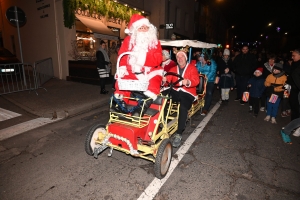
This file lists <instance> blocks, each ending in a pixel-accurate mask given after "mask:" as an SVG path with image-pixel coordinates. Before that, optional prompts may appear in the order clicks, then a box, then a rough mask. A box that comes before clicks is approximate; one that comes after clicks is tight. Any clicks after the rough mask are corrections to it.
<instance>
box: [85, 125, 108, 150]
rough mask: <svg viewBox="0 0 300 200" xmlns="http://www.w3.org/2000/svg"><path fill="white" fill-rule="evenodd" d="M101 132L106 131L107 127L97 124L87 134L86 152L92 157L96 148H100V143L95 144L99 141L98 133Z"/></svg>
mask: <svg viewBox="0 0 300 200" xmlns="http://www.w3.org/2000/svg"><path fill="white" fill-rule="evenodd" d="M99 131H105V132H106V129H105V126H104V125H101V124H95V125H94V126H92V127H91V128H90V129H89V130H88V132H87V134H86V138H85V152H86V153H87V154H88V155H90V156H92V155H94V149H95V147H99V146H100V145H99V144H98V143H95V140H97V139H98V132H99Z"/></svg>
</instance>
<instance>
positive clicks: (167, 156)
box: [154, 139, 173, 179]
mask: <svg viewBox="0 0 300 200" xmlns="http://www.w3.org/2000/svg"><path fill="white" fill-rule="evenodd" d="M172 152H173V148H172V144H171V142H170V140H169V139H164V140H163V141H162V142H161V143H160V145H159V147H158V150H157V154H156V158H155V163H154V173H155V176H156V177H157V178H159V179H162V178H163V177H165V176H166V174H167V173H168V170H169V167H170V164H171V159H172Z"/></svg>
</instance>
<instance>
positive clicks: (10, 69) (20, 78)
mask: <svg viewBox="0 0 300 200" xmlns="http://www.w3.org/2000/svg"><path fill="white" fill-rule="evenodd" d="M53 77H54V72H53V65H52V58H46V59H43V60H39V61H36V62H34V64H33V65H32V64H29V63H10V64H0V95H4V94H9V93H14V92H21V91H25V90H33V91H35V93H36V94H38V93H37V91H36V89H38V88H41V87H42V85H43V84H44V83H46V82H47V81H49V80H50V79H51V78H53ZM44 89H45V88H44Z"/></svg>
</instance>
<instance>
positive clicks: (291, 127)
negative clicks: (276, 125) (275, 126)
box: [283, 118, 300, 135]
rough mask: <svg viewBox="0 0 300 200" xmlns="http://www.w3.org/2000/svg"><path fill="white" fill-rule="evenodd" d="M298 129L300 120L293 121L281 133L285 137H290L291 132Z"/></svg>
mask: <svg viewBox="0 0 300 200" xmlns="http://www.w3.org/2000/svg"><path fill="white" fill-rule="evenodd" d="M298 127H300V118H297V119H294V120H293V121H291V122H290V123H289V124H288V125H286V126H285V127H284V128H283V132H284V133H285V134H287V135H290V134H291V133H292V131H293V130H295V129H296V128H298Z"/></svg>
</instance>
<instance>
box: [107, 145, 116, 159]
mask: <svg viewBox="0 0 300 200" xmlns="http://www.w3.org/2000/svg"><path fill="white" fill-rule="evenodd" d="M113 149H114V148H112V147H110V149H109V151H108V154H107V156H108V157H111V155H112V151H113Z"/></svg>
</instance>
